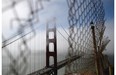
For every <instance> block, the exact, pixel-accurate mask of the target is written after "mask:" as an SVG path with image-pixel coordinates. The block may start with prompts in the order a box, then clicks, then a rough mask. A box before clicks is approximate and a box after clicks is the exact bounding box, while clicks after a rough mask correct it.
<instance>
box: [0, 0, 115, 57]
mask: <svg viewBox="0 0 116 75" xmlns="http://www.w3.org/2000/svg"><path fill="white" fill-rule="evenodd" d="M3 1H5V0H3ZM6 1H7V0H6ZM5 3H6V2H5ZM24 3H25V2H24ZM103 3H104V8H105V19H106V22H105V25H106V32H105V35H106V36H108V37H109V39H110V40H111V41H110V43H109V44H108V46H107V51H106V53H107V54H110V55H114V54H113V53H114V1H113V0H103ZM43 5H44V10H42V11H41V12H39V20H40V22H39V23H37V24H38V26H40V28H39V29H38V30H41V31H37V33H38V34H39V35H36V36H35V37H34V39H33V40H31V41H29V43H28V44H30V45H31V48H34V49H35V50H45V48H46V47H45V46H46V45H45V42H46V41H45V39H46V38H45V37H46V36H45V28H46V27H45V24H46V21H47V20H48V19H51V18H52V17H56V18H57V20H56V23H57V27H58V30H59V31H60V32H62V34H63V35H64V36H66V37H67V35H66V33H65V32H63V31H62V29H61V28H60V27H61V25H62V26H63V27H64V28H65V29H66V30H67V29H68V26H69V25H68V20H67V17H68V8H67V2H66V0H50V2H45V3H43ZM24 7H25V8H24ZM25 10H26V11H25ZM17 11H18V12H19V13H18V15H20V16H22V17H24V16H25V17H28V16H27V14H28V6H27V4H26V3H25V4H23V3H22V4H21V3H20V4H19V5H18V6H17ZM13 14H14V13H13V10H12V9H11V10H8V11H7V12H4V13H3V20H2V22H3V25H2V28H3V29H2V30H3V35H4V36H5V37H6V38H8V37H9V36H11V35H12V34H13V33H15V31H16V28H15V27H17V25H18V24H17V23H14V24H15V25H14V28H12V29H11V27H10V19H11V18H14V15H13ZM67 32H68V30H67ZM29 36H31V35H29ZM59 40H60V41H59ZM61 40H62V41H64V42H62V41H61ZM38 41H39V42H38ZM18 43H19V41H18V42H15V43H13V44H12V45H10V46H8V47H9V48H10V49H11V48H12V50H13V52H14V51H18V47H17V48H16V47H14V45H15V46H16V45H18ZM32 43H34V44H32ZM62 44H64V45H62ZM64 46H65V47H64ZM67 46H68V42H67V41H66V40H65V39H64V38H63V37H62V36H61V35H60V34H59V33H58V48H59V50H60V48H62V49H61V50H60V51H63V50H64V49H67Z"/></svg>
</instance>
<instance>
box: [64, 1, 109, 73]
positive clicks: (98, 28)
mask: <svg viewBox="0 0 116 75" xmlns="http://www.w3.org/2000/svg"><path fill="white" fill-rule="evenodd" d="M67 3H68V7H69V16H68V22H69V34H70V35H69V38H68V42H69V48H68V55H67V56H68V57H69V58H70V57H71V56H73V55H75V54H76V55H81V56H82V58H81V59H78V60H77V61H75V62H73V63H71V64H70V60H69V64H68V65H67V67H66V73H75V72H81V71H84V70H86V69H89V68H90V69H91V70H94V71H95V62H94V56H93V54H94V52H93V50H94V49H93V40H92V37H93V36H92V31H91V26H92V25H91V24H90V23H91V22H93V25H94V26H95V35H96V43H97V46H100V43H99V42H100V40H102V37H103V34H104V30H105V26H104V22H105V20H104V16H105V12H104V9H103V2H102V0H67ZM107 43H108V40H107Z"/></svg>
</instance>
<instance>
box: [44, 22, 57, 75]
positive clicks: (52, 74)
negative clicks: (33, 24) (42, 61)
mask: <svg viewBox="0 0 116 75" xmlns="http://www.w3.org/2000/svg"><path fill="white" fill-rule="evenodd" d="M52 26H53V27H51V25H49V24H47V26H46V67H47V68H53V71H52V72H50V73H49V74H48V75H57V40H56V39H57V38H56V25H55V24H54V25H52ZM49 33H53V37H52V38H50V34H49ZM50 43H51V44H53V48H54V49H53V51H52V52H51V51H50ZM50 57H53V64H54V66H53V67H52V66H51V65H50Z"/></svg>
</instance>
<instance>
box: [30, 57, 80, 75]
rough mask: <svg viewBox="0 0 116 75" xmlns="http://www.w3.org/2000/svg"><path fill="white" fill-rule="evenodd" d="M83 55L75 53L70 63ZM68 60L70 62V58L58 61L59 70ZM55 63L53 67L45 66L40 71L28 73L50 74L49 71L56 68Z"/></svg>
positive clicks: (31, 74)
mask: <svg viewBox="0 0 116 75" xmlns="http://www.w3.org/2000/svg"><path fill="white" fill-rule="evenodd" d="M80 57H81V56H77V55H75V56H72V57H71V58H70V63H71V62H73V61H75V60H77V59H79V58H80ZM68 62H69V58H67V59H65V60H62V61H60V62H58V63H57V70H58V69H60V68H62V67H64V66H65V65H66V64H68ZM53 66H54V65H51V68H46V67H45V68H43V69H40V70H38V71H35V72H33V73H30V74H28V75H45V74H48V73H49V72H52V71H53V70H54V68H52V67H53Z"/></svg>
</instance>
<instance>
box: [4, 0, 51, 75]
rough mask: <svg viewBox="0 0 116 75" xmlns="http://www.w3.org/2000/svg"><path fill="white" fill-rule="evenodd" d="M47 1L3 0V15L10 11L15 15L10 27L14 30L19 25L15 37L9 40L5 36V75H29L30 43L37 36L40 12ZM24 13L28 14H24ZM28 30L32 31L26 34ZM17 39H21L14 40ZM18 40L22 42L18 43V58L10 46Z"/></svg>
mask: <svg viewBox="0 0 116 75" xmlns="http://www.w3.org/2000/svg"><path fill="white" fill-rule="evenodd" d="M45 1H46V2H48V1H49V0H3V6H2V13H3V15H5V14H6V13H9V11H12V13H11V14H13V17H11V18H10V19H9V21H8V22H9V23H8V25H9V26H10V28H12V29H13V28H16V25H18V28H17V30H16V32H15V34H14V35H12V36H11V37H9V38H7V39H6V38H5V36H4V35H3V42H2V48H3V53H5V55H6V57H7V58H5V57H4V54H3V75H26V74H27V69H28V68H29V62H28V61H29V60H28V59H29V55H30V54H31V49H30V47H29V45H28V42H29V41H31V39H32V38H34V37H35V35H36V32H35V31H36V29H37V26H35V25H36V24H37V23H38V22H39V12H40V11H41V10H43V9H44V6H43V4H44V2H45ZM21 3H22V4H21ZM23 3H24V4H23ZM26 5H27V6H26ZM23 9H24V10H23ZM27 10H28V11H27ZM24 11H25V13H26V14H25V13H24ZM21 13H22V14H21ZM11 14H9V15H11ZM25 15H27V16H25ZM35 27H36V29H35ZM26 29H30V30H31V31H30V32H26ZM28 34H31V35H29V36H28V38H27V37H24V36H25V35H28ZM17 37H19V38H18V39H16V40H13V39H14V38H17ZM12 40H13V41H12ZM18 40H20V42H18V44H17V45H18V46H17V47H18V50H19V51H18V55H17V56H16V55H15V54H14V53H12V51H11V48H9V47H10V46H9V45H10V44H12V43H14V42H15V41H18ZM7 46H8V47H7ZM5 63H6V64H5Z"/></svg>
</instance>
